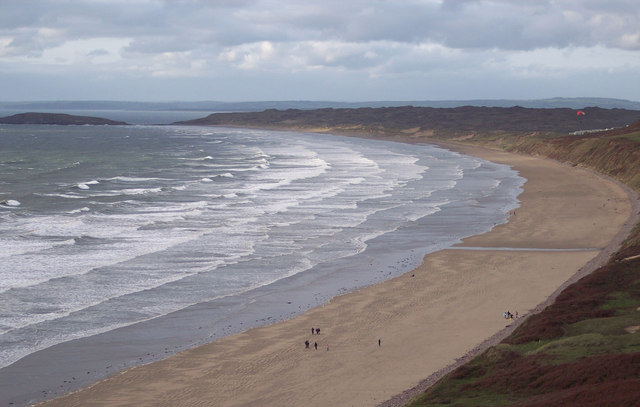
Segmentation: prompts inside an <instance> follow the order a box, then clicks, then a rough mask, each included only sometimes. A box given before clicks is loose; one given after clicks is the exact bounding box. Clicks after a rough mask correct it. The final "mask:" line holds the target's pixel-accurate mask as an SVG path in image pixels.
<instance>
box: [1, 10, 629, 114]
mask: <svg viewBox="0 0 640 407" xmlns="http://www.w3.org/2000/svg"><path fill="white" fill-rule="evenodd" d="M549 97H609V98H620V99H629V100H635V101H638V100H640V2H638V0H580V1H578V0H556V1H554V0H524V1H520V0H512V1H507V0H493V1H489V0H404V1H378V0H210V1H203V0H201V1H198V0H175V1H170V0H68V1H65V0H38V1H36V0H0V100H2V101H27V100H131V101H196V100H214V101H229V102H233V101H265V100H270V101H275V100H331V101H351V102H355V101H374V100H375V101H379V100H385V101H392V100H393V101H395V100H398V101H400V100H469V99H539V98H549Z"/></svg>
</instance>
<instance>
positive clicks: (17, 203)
mask: <svg viewBox="0 0 640 407" xmlns="http://www.w3.org/2000/svg"><path fill="white" fill-rule="evenodd" d="M0 205H2V206H11V207H16V206H20V205H21V203H20V201H16V200H15V199H7V200H4V201H2V202H0Z"/></svg>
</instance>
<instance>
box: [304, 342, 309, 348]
mask: <svg viewBox="0 0 640 407" xmlns="http://www.w3.org/2000/svg"><path fill="white" fill-rule="evenodd" d="M304 347H305V348H306V349H309V341H308V340H307V341H304Z"/></svg>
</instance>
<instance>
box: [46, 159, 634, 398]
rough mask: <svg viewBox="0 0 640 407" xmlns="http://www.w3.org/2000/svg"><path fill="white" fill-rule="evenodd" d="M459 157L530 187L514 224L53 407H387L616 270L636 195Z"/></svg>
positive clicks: (571, 173)
mask: <svg viewBox="0 0 640 407" xmlns="http://www.w3.org/2000/svg"><path fill="white" fill-rule="evenodd" d="M455 149H457V150H459V151H460V150H464V152H466V153H468V154H471V155H476V156H480V157H482V158H486V159H490V160H491V161H494V162H501V163H507V164H509V165H512V166H513V167H514V168H516V169H517V170H518V171H520V173H521V175H522V176H524V177H525V178H527V179H528V182H527V183H526V184H525V186H524V192H523V193H522V195H521V196H520V200H521V201H522V206H521V207H520V208H519V209H517V210H516V212H515V215H513V216H511V218H510V220H509V222H508V223H507V224H504V225H500V226H497V227H495V228H494V229H493V230H492V231H491V232H489V233H486V234H483V235H480V236H474V237H471V238H468V239H466V240H465V241H464V243H463V244H462V245H460V246H461V247H459V248H457V249H448V250H443V251H440V252H437V253H433V254H430V255H428V256H426V257H425V259H424V262H423V264H422V265H421V266H420V267H418V268H417V269H416V270H414V271H412V272H409V273H407V274H405V275H402V276H400V277H398V278H395V279H393V280H390V281H387V282H384V283H381V284H378V285H375V286H371V287H368V288H365V289H361V290H359V291H356V292H353V293H349V294H346V295H342V296H339V297H336V298H334V299H333V300H332V301H331V302H330V303H329V304H327V305H325V306H323V307H319V308H316V309H313V310H310V311H308V312H306V313H305V314H303V315H301V316H298V317H296V318H294V319H292V320H289V321H286V322H282V323H277V324H274V325H270V326H266V327H261V328H256V329H252V330H249V331H247V332H244V333H241V334H238V335H234V336H232V337H228V338H224V339H221V340H218V341H216V342H214V343H211V344H207V345H204V346H201V347H198V348H196V349H192V350H188V351H185V352H182V353H180V354H178V355H175V356H173V357H171V358H169V359H166V360H163V361H160V362H156V363H153V364H149V365H146V366H140V367H136V368H132V369H130V370H128V371H125V372H123V373H120V374H116V375H115V376H113V377H111V378H108V379H105V380H103V381H102V382H99V383H97V384H95V385H93V386H91V387H89V388H87V389H84V390H81V391H79V392H76V393H74V394H71V395H68V396H65V397H63V398H60V399H56V400H52V401H50V402H47V403H45V405H46V406H49V407H53V406H64V407H69V406H88V405H91V406H136V407H140V406H278V407H282V406H308V407H311V406H323V407H324V406H376V405H378V404H380V403H382V402H384V401H385V400H388V399H390V398H391V397H393V396H395V395H398V394H402V393H403V392H405V391H406V390H407V389H410V388H412V387H414V386H416V385H418V384H419V383H421V381H423V379H425V377H427V376H429V375H431V374H432V373H434V372H438V371H441V372H442V371H443V370H442V369H445V368H446V367H447V366H451V365H452V364H454V363H455V362H456V360H457V359H459V358H460V357H461V356H463V355H465V354H467V353H468V352H470V351H472V350H473V349H474V348H475V347H477V346H478V345H479V344H481V343H482V342H483V341H486V340H487V339H488V338H491V337H492V336H493V338H494V340H495V339H497V338H498V336H499V335H498V336H495V335H496V333H498V332H500V331H501V330H503V329H504V328H505V326H506V325H510V324H511V325H513V323H512V322H511V321H508V320H505V319H504V318H503V312H504V311H507V310H509V311H511V312H513V313H515V312H516V311H518V312H519V314H520V316H522V315H524V314H527V313H529V312H531V310H533V309H535V308H536V306H537V305H538V304H540V303H541V302H543V301H545V300H546V299H547V298H548V297H549V296H550V295H552V294H553V293H554V292H555V291H556V290H557V289H558V288H559V287H560V286H561V285H562V284H563V283H564V282H566V281H567V280H568V279H569V278H570V277H572V276H574V275H575V274H576V273H578V272H579V271H580V270H581V268H582V270H581V272H583V273H584V272H587V271H589V270H587V269H586V268H583V266H585V264H587V263H588V262H590V260H592V259H593V258H594V257H596V256H597V255H599V254H600V253H604V254H603V255H602V254H601V255H600V259H605V258H606V257H607V254H608V253H610V249H611V247H609V248H608V249H609V251H607V252H603V248H605V247H606V246H610V244H611V242H612V239H613V238H614V237H615V236H616V235H617V234H619V232H620V231H621V230H622V229H623V226H624V224H625V223H628V221H629V217H630V214H631V212H632V206H631V202H630V199H629V197H628V195H627V192H626V191H625V190H624V189H623V188H621V187H620V186H618V185H617V184H616V183H614V182H611V181H609V180H605V179H603V178H602V177H599V176H597V175H595V174H593V173H591V172H589V171H587V170H584V169H580V168H572V167H569V166H565V165H561V164H559V163H556V162H553V161H549V160H544V159H538V158H531V157H525V156H519V155H514V154H507V153H503V152H498V151H492V150H487V149H478V148H470V147H461V146H458V147H455ZM634 199H635V198H634ZM472 248H473V249H472ZM477 248H484V250H477ZM491 248H494V249H491ZM496 248H497V249H496ZM502 248H515V249H532V248H534V249H580V250H560V251H532V250H504V249H502ZM487 249H488V250H487ZM582 249H584V250H582ZM594 265H595V264H594V262H593V261H592V262H591V265H590V267H589V269H591V268H593V266H594ZM311 327H319V328H321V333H320V335H311ZM503 332H505V331H503ZM379 339H380V340H381V345H380V346H379V345H378V340H379ZM305 340H309V341H310V342H311V346H310V349H305V346H304V341H305ZM314 342H317V344H318V349H317V350H315V349H314V346H313V344H314ZM486 343H487V342H485V344H486Z"/></svg>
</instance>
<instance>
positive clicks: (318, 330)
mask: <svg viewBox="0 0 640 407" xmlns="http://www.w3.org/2000/svg"><path fill="white" fill-rule="evenodd" d="M313 334H316V335H320V328H311V335H313ZM309 345H310V342H309V340H308V339H307V340H306V341H304V347H305V348H306V349H309ZM313 347H314V348H315V350H318V342H314V343H313ZM327 350H329V345H327Z"/></svg>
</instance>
